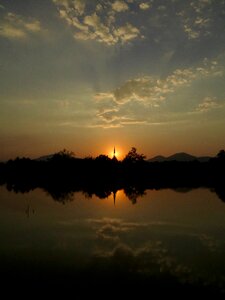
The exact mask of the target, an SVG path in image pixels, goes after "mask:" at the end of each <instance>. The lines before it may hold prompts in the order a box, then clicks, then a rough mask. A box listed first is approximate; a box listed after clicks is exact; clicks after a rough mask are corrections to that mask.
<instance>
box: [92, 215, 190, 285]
mask: <svg viewBox="0 0 225 300" xmlns="http://www.w3.org/2000/svg"><path fill="white" fill-rule="evenodd" d="M87 221H88V222H89V223H91V224H92V225H93V229H94V230H95V232H96V241H97V249H96V251H95V255H94V256H95V257H101V258H104V259H106V260H110V261H112V263H113V264H116V265H117V264H118V265H120V268H127V270H131V269H132V270H133V271H134V270H135V271H136V272H138V273H140V274H146V275H150V276H152V275H156V274H164V273H165V274H169V275H170V276H173V277H174V276H175V277H176V278H177V279H179V280H181V281H187V280H190V278H189V277H190V274H191V269H190V268H189V267H188V266H186V265H184V264H182V263H180V262H178V260H177V259H176V258H175V257H174V256H172V255H171V254H169V250H168V249H167V248H166V247H165V245H164V244H163V242H162V241H158V240H155V241H154V240H152V241H149V240H148V241H145V240H144V241H143V236H144V234H145V233H146V230H149V229H150V228H151V227H152V226H160V227H162V226H165V225H168V224H167V223H162V222H155V223H141V222H126V221H124V220H122V219H111V218H103V219H96V220H94V219H89V220H87ZM133 234H134V235H135V239H137V238H138V237H139V236H140V237H141V239H140V245H134V243H133V241H134V240H135V239H133ZM127 235H129V236H130V237H131V238H132V239H131V240H132V242H129V238H127ZM147 236H148V235H147Z"/></svg>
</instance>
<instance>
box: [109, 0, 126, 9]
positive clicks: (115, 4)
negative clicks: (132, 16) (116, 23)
mask: <svg viewBox="0 0 225 300" xmlns="http://www.w3.org/2000/svg"><path fill="white" fill-rule="evenodd" d="M112 9H113V10H115V11H116V12H123V11H126V10H129V7H128V5H127V4H126V2H124V1H122V0H116V1H115V2H113V3H112Z"/></svg>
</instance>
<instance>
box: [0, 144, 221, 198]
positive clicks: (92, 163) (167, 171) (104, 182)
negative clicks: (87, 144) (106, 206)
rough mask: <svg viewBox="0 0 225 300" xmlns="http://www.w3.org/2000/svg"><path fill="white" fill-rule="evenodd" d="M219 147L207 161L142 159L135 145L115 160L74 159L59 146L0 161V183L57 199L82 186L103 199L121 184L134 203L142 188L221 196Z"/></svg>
mask: <svg viewBox="0 0 225 300" xmlns="http://www.w3.org/2000/svg"><path fill="white" fill-rule="evenodd" d="M224 170H225V151H224V150H221V151H220V152H219V153H218V155H217V156H216V157H215V158H212V159H210V160H209V161H208V162H199V161H197V160H196V161H190V162H178V161H165V162H148V161H146V160H145V156H144V155H143V154H139V153H138V152H137V150H136V148H132V149H131V151H129V153H128V154H127V155H126V156H125V158H124V160H123V161H118V160H117V159H116V157H115V156H114V157H113V158H112V159H110V158H109V157H108V156H106V155H99V156H98V157H96V158H92V157H87V158H84V159H79V158H76V157H75V156H74V154H73V153H72V152H69V151H67V150H63V151H60V152H58V153H56V154H54V155H53V156H51V157H50V158H49V159H47V160H32V159H29V158H16V159H15V160H9V161H8V162H6V163H1V164H0V184H1V185H3V184H5V185H6V186H7V188H8V190H12V191H14V192H22V193H25V192H29V191H31V190H34V189H35V188H42V189H44V190H46V191H47V192H48V193H49V194H50V195H51V196H52V197H53V199H55V200H57V201H62V202H65V201H68V200H70V199H72V196H73V193H74V192H79V191H83V192H84V193H85V195H87V196H89V197H91V196H92V195H96V196H98V197H99V198H106V197H108V196H109V195H110V194H111V193H112V192H113V193H116V191H117V190H120V189H124V191H125V194H126V195H127V196H128V198H129V199H130V200H131V201H132V202H133V203H135V202H136V199H137V197H138V196H140V195H143V194H144V192H145V190H146V189H161V188H174V189H177V188H181V187H182V188H197V187H208V188H210V189H212V190H213V191H215V192H216V193H217V194H218V196H219V198H220V199H221V200H222V201H225V172H224Z"/></svg>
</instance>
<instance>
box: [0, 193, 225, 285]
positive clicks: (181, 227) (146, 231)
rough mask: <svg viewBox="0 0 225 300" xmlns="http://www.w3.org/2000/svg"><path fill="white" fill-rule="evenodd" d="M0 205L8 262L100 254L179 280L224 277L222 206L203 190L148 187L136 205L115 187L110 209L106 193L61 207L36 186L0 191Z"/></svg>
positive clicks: (81, 259) (76, 259) (74, 259)
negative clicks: (17, 191) (24, 190)
mask: <svg viewBox="0 0 225 300" xmlns="http://www.w3.org/2000/svg"><path fill="white" fill-rule="evenodd" d="M28 205H29V208H30V210H31V212H32V213H31V214H30V216H29V218H28V217H27V214H26V210H27V207H28ZM0 206H1V207H0V208H1V209H0V216H1V220H2V221H1V222H2V225H1V229H0V232H1V246H0V252H1V253H3V254H4V257H9V259H10V261H11V262H12V257H14V258H15V257H22V259H24V258H25V257H26V259H27V260H28V261H29V259H30V260H31V261H32V259H33V257H35V259H38V260H40V261H42V260H44V261H46V260H47V261H48V260H49V262H52V261H54V258H55V259H57V260H56V261H57V264H59V265H60V263H63V262H64V261H68V263H70V264H72V265H73V266H78V265H80V264H82V263H83V264H86V263H87V262H90V260H91V261H92V262H93V261H94V260H95V259H97V260H98V259H100V258H101V260H103V261H105V263H109V262H110V263H113V264H117V263H120V266H121V268H122V267H123V263H124V268H127V267H129V268H132V270H133V268H134V266H135V268H138V270H139V272H145V273H146V274H148V273H149V274H151V272H153V275H154V274H157V273H159V272H162V273H163V272H165V273H168V272H169V273H170V274H171V275H172V276H175V277H178V278H180V279H181V280H192V279H193V278H197V277H198V276H199V277H200V278H202V279H203V280H206V281H207V282H208V281H209V282H210V281H211V280H217V281H218V283H220V281H221V280H222V275H223V276H224V272H225V266H224V263H223V262H224V260H223V254H224V251H223V250H224V246H225V244H224V234H223V233H224V230H225V221H224V220H225V219H224V214H225V206H224V204H223V203H222V202H221V201H220V200H219V199H218V198H216V196H215V194H214V193H211V192H210V191H208V190H207V189H198V190H193V191H190V192H187V193H178V192H175V191H172V190H162V191H147V193H146V195H145V196H143V198H139V200H138V202H137V203H136V204H135V205H132V203H131V202H130V201H129V200H128V199H127V198H126V197H125V195H124V194H123V192H122V191H120V193H119V195H118V199H117V203H116V206H114V204H113V198H112V196H110V197H109V198H108V199H105V200H100V199H98V198H95V197H93V198H92V199H88V198H85V197H84V196H83V195H82V194H79V193H78V194H75V197H74V200H73V201H72V202H68V203H66V204H65V205H63V204H60V203H57V202H54V201H53V200H52V199H51V198H50V197H48V196H46V195H45V194H44V193H43V192H42V191H40V190H36V191H34V192H32V193H29V194H25V195H22V194H13V193H9V192H7V191H6V190H4V189H3V188H1V201H0ZM135 270H136V269H134V271H135ZM212 272H213V274H214V279H212V278H211V274H212Z"/></svg>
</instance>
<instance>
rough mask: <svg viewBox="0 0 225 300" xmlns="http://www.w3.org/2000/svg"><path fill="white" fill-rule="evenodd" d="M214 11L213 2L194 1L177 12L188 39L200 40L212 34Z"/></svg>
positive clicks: (206, 0)
mask: <svg viewBox="0 0 225 300" xmlns="http://www.w3.org/2000/svg"><path fill="white" fill-rule="evenodd" d="M214 10H215V6H213V5H212V1H208V0H193V1H190V3H188V5H187V6H186V7H185V8H184V9H183V10H181V11H180V12H177V15H178V16H180V18H181V22H182V23H183V29H184V32H185V33H186V34H187V36H188V39H190V40H192V39H198V38H200V37H201V36H208V35H210V34H211V31H210V30H211V29H212V26H211V25H212V24H213V22H214V20H215V11H214Z"/></svg>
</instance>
